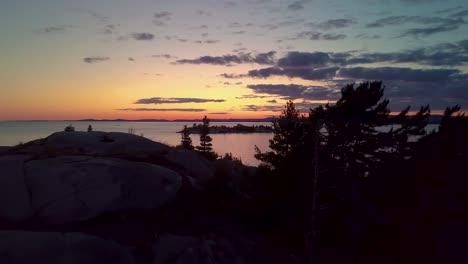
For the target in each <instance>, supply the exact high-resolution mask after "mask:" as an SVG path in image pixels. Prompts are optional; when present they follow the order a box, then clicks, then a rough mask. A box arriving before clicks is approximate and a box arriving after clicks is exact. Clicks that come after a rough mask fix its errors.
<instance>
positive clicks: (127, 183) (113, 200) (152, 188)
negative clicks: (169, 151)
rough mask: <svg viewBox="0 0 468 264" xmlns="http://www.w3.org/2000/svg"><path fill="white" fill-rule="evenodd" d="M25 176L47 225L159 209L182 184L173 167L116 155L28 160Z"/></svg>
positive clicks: (37, 210) (172, 197) (32, 199)
mask: <svg viewBox="0 0 468 264" xmlns="http://www.w3.org/2000/svg"><path fill="white" fill-rule="evenodd" d="M25 174H26V175H25V182H26V185H27V186H28V189H29V190H30V192H31V201H32V207H33V210H34V212H36V214H37V215H38V216H39V217H40V219H41V220H42V221H43V222H44V223H48V224H63V223H69V222H76V221H81V220H85V219H89V218H92V217H95V216H97V215H99V214H102V213H106V212H112V211H117V210H120V209H157V208H159V207H161V206H162V205H164V204H165V203H167V202H169V201H170V200H172V199H174V198H175V196H176V194H177V191H178V190H179V188H180V186H181V176H180V175H179V174H178V173H176V172H174V171H172V170H169V169H166V168H164V167H161V166H158V165H153V164H148V163H142V162H133V161H127V160H122V159H113V158H92V157H87V156H69V157H58V158H52V159H44V160H33V161H30V162H27V163H26V165H25ZM0 188H2V187H0ZM0 206H1V205H0Z"/></svg>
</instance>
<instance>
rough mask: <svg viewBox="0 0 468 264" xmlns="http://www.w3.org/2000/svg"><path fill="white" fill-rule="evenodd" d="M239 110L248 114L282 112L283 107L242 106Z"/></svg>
mask: <svg viewBox="0 0 468 264" xmlns="http://www.w3.org/2000/svg"><path fill="white" fill-rule="evenodd" d="M241 110H242V111H249V112H280V111H281V110H283V107H282V106H278V105H244V106H242V108H241Z"/></svg>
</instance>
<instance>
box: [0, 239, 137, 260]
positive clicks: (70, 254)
mask: <svg viewBox="0 0 468 264" xmlns="http://www.w3.org/2000/svg"><path fill="white" fill-rule="evenodd" d="M0 263H2V264H31V263H44V264H46V263H47V264H78V263H88V264H102V263H112V264H134V263H135V261H134V258H133V256H132V254H131V252H130V250H129V249H128V248H126V247H123V246H121V245H118V244H116V243H114V242H112V241H109V240H104V239H101V238H98V237H94V236H89V235H84V234H79V233H57V232H27V231H0Z"/></svg>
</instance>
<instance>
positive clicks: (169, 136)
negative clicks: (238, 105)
mask: <svg viewBox="0 0 468 264" xmlns="http://www.w3.org/2000/svg"><path fill="white" fill-rule="evenodd" d="M70 124H71V125H73V126H74V127H75V130H76V131H86V130H87V129H88V125H91V126H92V127H93V130H94V131H106V132H126V133H127V132H129V129H133V130H134V133H135V134H137V135H140V134H143V135H144V136H145V137H146V138H149V139H151V140H154V141H157V142H161V143H164V144H167V145H170V146H175V145H178V144H179V143H180V134H179V133H177V132H178V131H180V130H182V128H183V127H184V125H187V126H189V127H190V126H192V125H193V122H110V121H109V122H87V121H79V122H72V123H70V122H64V121H27V122H21V121H12V122H11V121H0V146H14V145H17V144H18V143H20V142H23V143H26V142H28V141H31V140H34V139H38V138H44V137H47V136H49V135H50V134H52V133H54V132H58V131H63V129H64V128H65V127H66V126H68V125H70ZM197 124H198V123H197ZM236 124H237V123H236V122H211V125H213V126H222V125H225V126H230V127H231V126H235V125H236ZM240 124H242V125H246V126H252V125H256V126H258V125H265V126H268V125H271V123H269V122H241V123H240ZM437 126H438V125H433V124H430V125H428V126H427V127H426V130H427V131H431V130H435V129H437ZM388 129H390V127H387V128H385V129H382V130H388ZM211 137H212V138H213V142H212V143H213V149H214V151H215V152H217V153H218V154H220V155H224V154H225V153H232V155H233V156H234V157H239V158H241V159H242V162H243V163H244V164H246V165H251V166H257V165H258V164H259V163H260V162H259V161H258V160H256V159H255V158H254V154H255V145H257V146H258V147H259V148H260V149H261V150H262V151H267V150H269V148H268V145H269V142H268V140H269V139H271V138H272V137H273V134H271V133H251V134H212V135H211ZM191 138H192V142H193V145H194V146H196V145H198V144H199V143H200V140H199V136H198V135H196V134H193V135H191ZM413 140H416V139H413Z"/></svg>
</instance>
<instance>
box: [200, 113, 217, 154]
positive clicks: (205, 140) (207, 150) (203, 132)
mask: <svg viewBox="0 0 468 264" xmlns="http://www.w3.org/2000/svg"><path fill="white" fill-rule="evenodd" d="M202 123H203V124H202V125H201V126H200V146H197V147H196V149H197V150H198V151H200V152H201V153H202V154H204V155H205V156H206V157H208V158H216V154H215V153H214V152H213V148H212V146H213V144H212V143H211V141H213V139H212V138H211V137H210V135H209V134H210V120H209V119H208V118H207V117H206V116H205V117H204V118H203V120H202Z"/></svg>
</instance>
